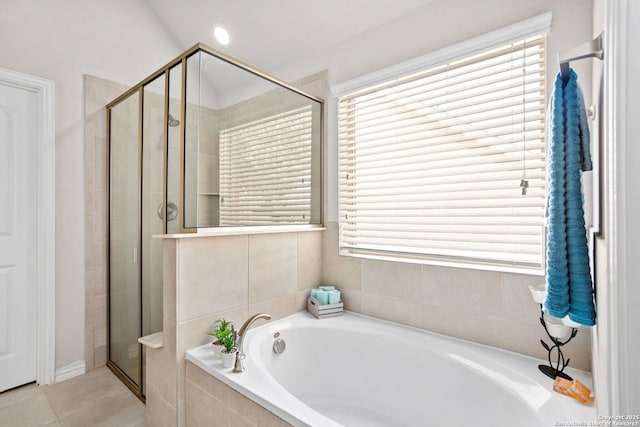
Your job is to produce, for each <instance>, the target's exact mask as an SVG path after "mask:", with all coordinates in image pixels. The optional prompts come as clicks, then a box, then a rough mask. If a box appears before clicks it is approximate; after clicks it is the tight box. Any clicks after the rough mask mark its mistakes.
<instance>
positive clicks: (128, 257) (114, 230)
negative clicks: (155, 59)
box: [109, 91, 141, 386]
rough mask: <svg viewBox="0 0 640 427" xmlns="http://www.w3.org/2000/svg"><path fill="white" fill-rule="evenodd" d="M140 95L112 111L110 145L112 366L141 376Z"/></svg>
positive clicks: (135, 378)
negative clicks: (139, 338) (139, 340)
mask: <svg viewBox="0 0 640 427" xmlns="http://www.w3.org/2000/svg"><path fill="white" fill-rule="evenodd" d="M139 109H140V92H139V91H137V92H134V93H132V94H131V95H130V96H129V97H127V98H126V99H124V100H123V101H122V102H120V103H119V104H117V105H115V106H114V107H112V108H111V114H110V119H109V120H110V147H109V344H110V345H109V363H110V364H114V365H116V366H117V369H118V370H119V371H120V372H121V373H123V374H124V375H126V376H127V377H128V379H129V380H130V381H131V382H133V384H135V385H136V386H139V378H140V369H141V363H140V345H139V344H138V337H139V336H140V333H141V328H140V264H139V263H140V231H141V230H140V157H141V155H140V144H139V134H140V128H139V120H138V118H139V115H140V113H139Z"/></svg>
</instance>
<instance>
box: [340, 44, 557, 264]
mask: <svg viewBox="0 0 640 427" xmlns="http://www.w3.org/2000/svg"><path fill="white" fill-rule="evenodd" d="M545 73H546V71H545V36H544V35H539V36H535V37H530V38H528V39H526V40H520V41H518V42H515V43H511V44H508V45H504V46H502V47H499V48H493V49H490V50H487V51H484V52H481V53H478V54H474V55H471V56H467V57H465V58H461V59H458V60H455V61H450V62H448V63H446V64H442V65H439V66H435V67H432V68H429V69H426V70H423V71H420V72H417V73H414V74H412V75H409V76H406V77H402V78H396V79H393V80H390V81H387V82H384V83H381V84H376V85H374V86H372V87H368V88H364V89H360V90H357V91H354V92H351V93H347V94H345V95H342V96H340V97H339V98H338V145H339V174H340V177H339V215H340V217H339V223H340V236H339V240H340V248H341V251H342V252H343V253H345V252H346V253H365V254H366V253H374V254H384V255H400V256H410V257H419V258H429V259H436V260H443V259H444V260H447V261H452V260H453V261H464V262H472V263H483V264H491V265H510V266H522V267H526V268H529V267H532V268H538V267H541V266H542V264H543V255H544V254H543V252H544V241H543V239H544V203H545V153H544V151H545V146H544V145H545V143H544V141H545V140H544V133H545V102H546V94H545V86H546V84H545ZM523 179H526V180H527V181H528V188H527V190H526V195H522V188H521V180H523Z"/></svg>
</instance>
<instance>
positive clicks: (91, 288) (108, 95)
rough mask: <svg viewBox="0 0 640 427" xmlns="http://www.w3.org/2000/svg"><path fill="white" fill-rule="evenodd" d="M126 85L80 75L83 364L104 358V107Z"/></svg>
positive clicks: (90, 365) (98, 362) (100, 362)
mask: <svg viewBox="0 0 640 427" xmlns="http://www.w3.org/2000/svg"><path fill="white" fill-rule="evenodd" d="M125 90H127V86H125V85H123V84H119V83H116V82H112V81H109V80H105V79H101V78H98V77H94V76H90V75H85V76H84V98H85V99H84V136H85V147H84V176H85V178H84V182H85V188H84V193H85V198H84V199H85V202H84V203H85V225H84V229H85V231H84V233H85V366H86V370H87V371H90V370H91V369H94V368H98V367H100V366H104V365H105V364H106V362H107V273H106V271H107V270H106V265H107V263H106V258H107V243H106V242H107V194H106V188H107V171H106V167H107V140H106V135H107V111H106V109H105V106H106V105H107V104H108V103H109V102H111V101H113V100H114V99H115V98H116V97H117V96H119V95H120V94H122V93H123V92H124V91H125Z"/></svg>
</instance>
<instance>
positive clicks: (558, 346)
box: [538, 306, 578, 380]
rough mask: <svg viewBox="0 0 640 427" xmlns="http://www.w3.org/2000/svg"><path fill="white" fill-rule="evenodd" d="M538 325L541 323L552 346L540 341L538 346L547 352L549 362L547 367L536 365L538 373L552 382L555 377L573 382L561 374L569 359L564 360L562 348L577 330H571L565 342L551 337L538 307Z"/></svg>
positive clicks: (567, 376)
mask: <svg viewBox="0 0 640 427" xmlns="http://www.w3.org/2000/svg"><path fill="white" fill-rule="evenodd" d="M540 323H542V326H543V327H544V330H545V332H546V333H547V336H548V337H549V339H550V340H551V342H552V343H553V345H552V346H549V345H548V344H547V343H546V342H544V340H540V344H542V346H543V347H544V348H545V350H547V352H548V356H547V357H548V360H549V365H538V369H540V371H542V373H543V374H545V375H546V376H548V377H549V378H551V379H554V380H555V379H556V377H561V378H564V379H567V380H573V378H571V377H570V376H569V375H567V374H565V373H564V372H563V371H564V368H566V367H567V366H568V365H569V361H570V360H571V359H566V360H565V358H564V354H562V346H563V345H565V344H567V343H568V342H569V341H571V340H572V339H573V338H574V337H575V336H576V335H577V334H578V330H577V329H576V328H572V329H571V335H569V338H567V340H566V341H560V340H559V339H558V338H555V337H552V336H551V334H550V333H549V330H548V329H547V323H546V322H545V321H544V317H543V313H542V306H540ZM554 352H556V353H557V357H556V358H555V360H556V363H555V366H554V364H553V362H552V355H553V353H554Z"/></svg>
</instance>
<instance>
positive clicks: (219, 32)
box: [213, 25, 231, 46]
mask: <svg viewBox="0 0 640 427" xmlns="http://www.w3.org/2000/svg"><path fill="white" fill-rule="evenodd" d="M213 36H214V37H215V38H216V41H217V42H218V43H220V44H221V45H222V46H229V44H231V36H229V32H228V31H227V30H226V29H224V28H223V27H221V26H219V25H218V26H216V27H214V28H213Z"/></svg>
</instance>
